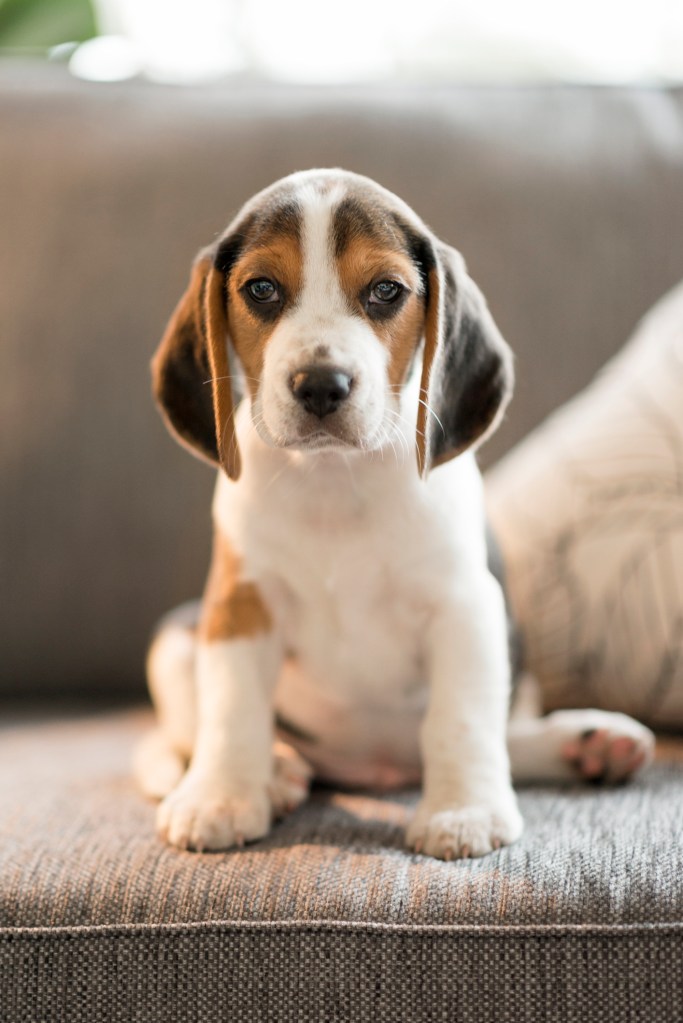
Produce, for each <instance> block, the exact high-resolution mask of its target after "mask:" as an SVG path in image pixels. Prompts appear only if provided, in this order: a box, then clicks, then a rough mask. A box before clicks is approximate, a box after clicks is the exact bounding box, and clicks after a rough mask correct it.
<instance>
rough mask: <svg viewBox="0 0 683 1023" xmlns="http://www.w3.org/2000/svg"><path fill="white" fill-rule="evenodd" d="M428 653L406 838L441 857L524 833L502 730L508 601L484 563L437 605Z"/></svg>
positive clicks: (478, 851)
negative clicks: (419, 773) (415, 790)
mask: <svg viewBox="0 0 683 1023" xmlns="http://www.w3.org/2000/svg"><path fill="white" fill-rule="evenodd" d="M427 660H428V670H429V675H430V678H429V684H430V695H429V705H428V710H427V714H426V717H425V719H424V721H423V724H422V729H421V735H420V741H421V748H422V761H423V765H422V766H423V797H422V799H421V801H420V803H419V805H418V808H417V811H416V813H415V817H414V819H413V821H412V822H411V824H410V826H409V828H408V834H407V840H408V843H409V845H411V846H412V847H413V848H414V849H415V850H416V851H421V852H424V853H426V854H428V855H430V856H437V857H439V858H441V859H452V858H454V857H466V856H482V855H484V853H488V852H491V850H492V849H496V848H498V847H499V846H501V845H506V844H508V843H509V842H513V841H514V840H515V839H516V838H518V837H519V835H520V834H521V832H522V818H521V816H520V814H519V810H518V809H517V800H516V797H515V794H514V792H513V790H512V785H511V782H510V763H509V759H508V753H507V748H506V737H505V733H506V722H507V714H508V698H509V684H510V668H509V659H508V649H507V631H506V624H505V608H504V602H503V597H502V593H501V591H500V587H499V586H498V583H497V582H496V581H495V580H494V579H493V578H492V577H491V576H490V575H489V574H488V573H487V572H485V571H483V570H482V571H481V573H480V577H478V578H477V579H476V580H472V581H471V582H469V585H468V587H467V589H464V588H463V590H462V591H461V592H456V593H452V594H451V596H450V598H449V599H448V600H447V601H445V602H444V604H443V605H442V606H441V607H440V608H439V610H438V612H437V614H436V616H435V618H434V619H433V621H432V623H431V627H430V629H429V630H428V636H427Z"/></svg>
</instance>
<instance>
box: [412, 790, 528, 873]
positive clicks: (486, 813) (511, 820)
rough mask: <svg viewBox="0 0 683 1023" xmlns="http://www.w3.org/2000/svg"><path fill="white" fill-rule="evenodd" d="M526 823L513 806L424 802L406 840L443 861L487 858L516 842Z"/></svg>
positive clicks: (428, 854)
mask: <svg viewBox="0 0 683 1023" xmlns="http://www.w3.org/2000/svg"><path fill="white" fill-rule="evenodd" d="M523 826H524V825H523V822H522V818H521V815H520V813H519V811H518V809H517V807H516V806H515V805H514V804H512V805H508V806H504V807H496V808H489V807H487V806H484V805H473V806H442V807H439V808H436V807H430V806H429V805H428V804H427V803H426V802H425V801H423V802H421V803H420V804H419V806H418V808H417V810H416V812H415V816H414V818H413V820H412V821H411V823H410V824H409V826H408V831H407V834H406V841H407V843H408V845H409V846H410V847H411V848H412V849H414V850H415V852H418V853H424V854H425V855H426V856H435V857H436V858H437V859H440V860H453V859H466V858H468V857H470V856H485V855H486V853H490V852H493V851H494V850H495V849H500V847H501V846H503V845H509V844H510V843H511V842H514V841H516V840H517V839H518V838H519V836H520V835H521V834H522V830H523Z"/></svg>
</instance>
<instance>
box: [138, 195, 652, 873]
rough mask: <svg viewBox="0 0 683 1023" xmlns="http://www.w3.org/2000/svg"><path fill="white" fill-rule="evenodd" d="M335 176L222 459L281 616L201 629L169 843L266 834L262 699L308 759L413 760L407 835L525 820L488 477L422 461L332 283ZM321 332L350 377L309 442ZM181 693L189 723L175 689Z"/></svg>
mask: <svg viewBox="0 0 683 1023" xmlns="http://www.w3.org/2000/svg"><path fill="white" fill-rule="evenodd" d="M340 194H341V193H340V191H339V189H338V188H334V189H333V190H332V191H328V192H327V193H326V194H323V195H321V194H320V193H319V192H318V191H316V189H315V188H314V187H313V186H311V185H310V184H309V183H308V180H307V178H306V177H305V176H304V177H302V178H301V179H300V185H299V191H298V198H299V200H300V202H301V203H302V204H303V206H304V209H305V218H304V267H303V276H304V283H303V291H302V295H301V298H300V301H299V302H298V304H297V305H296V306H295V308H294V309H293V310H291V311H290V312H288V313H287V314H286V315H285V316H284V317H283V318H282V321H281V322H280V324H279V325H278V326H277V328H276V329H275V331H274V333H273V336H272V338H271V340H270V341H269V344H268V346H267V349H266V355H265V364H264V370H263V375H262V379H261V384H260V387H259V390H258V394H257V398H256V401H255V404H254V407H253V408H252V407H251V405H250V403H249V401H248V400H245V401H244V402H243V403H242V404H241V406H240V407H239V409H238V413H237V416H236V432H237V438H238V442H239V447H240V450H241V454H242V466H243V469H242V475H241V477H240V479H239V481H238V482H237V483H234V482H231V481H230V480H228V479H227V478H226V477H225V476H224V475H223V474H220V475H219V478H218V483H217V487H216V492H215V500H214V506H213V515H214V524H215V528H216V529H217V530H218V531H219V532H220V533H222V534H224V535H225V537H227V538H228V539H229V542H230V544H231V545H232V546H233V547H234V548H235V550H236V551H237V552H238V554H239V557H240V559H241V564H242V571H243V577H244V578H245V579H247V580H252V581H254V582H256V584H257V586H258V588H259V591H260V593H261V594H262V596H263V599H264V600H265V602H266V604H267V606H268V609H269V611H270V614H271V616H272V619H273V629H272V631H271V632H268V633H260V634H259V635H257V636H255V637H253V638H248V639H247V638H245V639H236V640H230V641H222V642H213V643H207V644H200V645H199V646H198V649H197V652H196V670H195V674H196V689H197V706H198V725H197V731H196V739H195V742H194V754H193V757H192V762H191V765H190V768H189V770H188V772H187V774H186V775H185V777H184V778H183V780H182V781H181V782H180V784H179V785H178V786H177V787H176V788H175V789H174V790H173V791H172V792H171V793H170V795H168V797H167V798H166V800H165V801H164V802H163V803H162V804H161V807H160V810H159V828H160V831H161V833H162V834H163V835H164V837H166V839H167V840H168V841H169V842H171V843H172V844H174V845H177V846H181V847H192V848H225V847H228V846H230V845H233V844H235V843H239V842H241V841H244V840H248V839H252V838H257V837H259V836H261V835H263V834H265V832H266V830H267V829H268V826H269V823H270V815H271V808H272V805H273V804H274V805H275V809H276V810H281V809H283V807H285V806H286V805H288V804H293V803H296V802H297V801H298V799H297V798H296V793H297V792H299V793H300V792H301V791H302V786H304V791H305V784H306V782H307V778H306V771H305V767H304V769H302V768H301V760H300V758H299V761H298V765H297V762H296V759H292V757H291V756H290V755H289V754H287V753H286V754H285V755H284V757H283V756H280V757H279V759H278V760H277V763H276V769H275V772H274V767H273V758H272V753H271V743H272V715H273V709H275V710H277V711H278V712H279V714H281V715H282V717H283V718H284V719H286V720H288V721H290V722H292V723H294V724H295V725H296V726H297V728H298V729H300V730H301V731H303V732H308V733H310V734H311V735H312V736H314V737H315V740H314V741H307V740H305V739H301V740H298V741H296V743H295V745H296V747H297V749H298V751H299V753H300V754H302V755H303V757H304V758H305V760H306V761H307V762H308V763H309V764H311V765H312V767H313V769H314V771H315V772H316V774H317V775H318V776H321V777H323V778H326V779H328V780H331V781H336V782H341V783H351V784H359V785H379V786H384V785H397V784H401V783H406V782H416V781H417V780H418V779H419V778H420V777H422V779H423V797H422V800H421V802H420V804H419V807H418V810H417V813H416V815H415V818H414V820H413V822H412V824H411V826H410V828H409V831H408V841H409V843H410V844H411V845H413V847H414V848H416V849H421V850H423V851H424V852H426V853H429V854H431V855H434V856H440V857H445V858H450V856H462V855H465V856H466V855H481V854H483V853H486V852H488V851H490V850H491V849H493V848H496V847H497V846H499V845H501V844H505V843H507V842H510V841H514V840H515V839H516V838H517V837H518V836H519V834H520V833H521V830H522V821H521V817H520V815H519V812H518V809H517V804H516V798H515V795H514V792H513V790H512V786H511V780H510V763H509V757H508V750H507V745H506V729H507V710H508V702H509V686H510V677H509V675H510V667H509V660H508V651H507V636H506V624H505V609H504V602H503V597H502V594H501V591H500V587H499V586H498V583H497V582H496V581H495V580H494V579H493V577H492V576H491V575H490V574H489V572H488V569H487V563H486V545H485V538H484V508H483V498H482V484H481V478H480V475H479V472H478V469H477V466H476V462H475V460H474V456H473V455H472V454H471V453H465V454H463V455H461V456H459V457H457V458H455V459H453V460H451V461H450V462H447V463H446V464H444V465H442V466H441V467H439V468H438V469H436V470H434V471H432V472H431V473H430V474H429V475H428V477H427V478H426V479H422V478H420V476H419V474H418V471H417V462H416V453H415V444H414V441H415V423H416V418H417V380H416V379H414V380H412V381H411V383H410V384H409V386H407V387H405V388H404V389H403V391H402V393H401V396H400V398H396V397H394V396H392V395H391V393H390V391H389V388H388V385H387V379H386V367H387V353H386V349H385V348H384V346H383V345H382V344H381V343H380V341H379V340H378V338H377V337H376V336H375V334H374V332H373V331H372V329H371V327H370V326H369V325H368V324H367V323H364V322H363V320H362V319H361V318H360V317H359V316H355V315H353V314H352V313H351V312H350V311H349V309H348V307H347V305H346V303H345V300H344V297H343V295H342V293H341V288H340V284H339V280H338V276H337V273H336V268H335V264H334V259H333V256H332V252H331V247H330V246H331V241H330V223H331V211H332V209H333V206H334V204H335V203H336V202H338V200H339V198H340ZM320 344H323V345H325V346H326V347H327V348H328V350H329V352H330V353H331V361H332V362H333V363H334V364H335V365H339V366H341V367H342V368H343V369H344V370H345V371H346V372H348V373H349V374H350V375H352V376H353V378H354V389H353V392H352V396H351V398H350V399H349V401H348V403H345V404H346V405H347V407H346V409H345V413H344V423H343V430H342V432H341V433H339V434H337V435H336V436H335V437H333V438H329V437H328V438H327V439H325V438H323V439H319V440H316V439H315V438H313V441H312V442H310V443H307V442H306V438H305V436H303V435H302V433H301V421H302V420H301V410H300V408H298V407H297V403H296V401H295V400H294V397H293V395H292V393H291V390H290V388H289V386H288V381H289V379H290V378H291V374H292V373H293V372H294V371H296V369H297V368H299V367H301V366H302V365H305V364H306V363H307V362H311V361H315V355H314V350H315V348H316V346H318V345H320ZM162 636H163V634H162ZM184 654H185V655H187V650H185V651H184ZM170 655H171V650H170V648H165V649H164V650H160V649H157V651H156V654H155V656H154V657H153V658H152V659H151V668H153V669H154V670H153V671H152V674H153V675H154V674H155V672H156V674H157V675H159V674H161V675H163V676H164V679H166V683H167V682H168V680H169V679H171V677H172V676H173V671H174V669H169V668H168V665H167V660H168V657H169V656H170ZM164 657H166V658H167V660H166V661H164ZM172 659H173V658H172V656H171V660H172ZM165 664H166V667H164V665H165ZM183 664H184V668H182V669H181V673H182V671H184V672H185V679H186V682H185V683H183V684H184V685H185V689H186V691H187V689H188V687H189V688H190V689H191V688H192V685H193V682H192V678H191V675H192V670H194V669H191V667H188V665H191V661H188V659H187V656H185V661H184V662H183ZM166 683H164V684H166ZM171 684H173V685H177V684H178V683H177V680H176V682H175V683H171ZM158 689H159V685H158V684H157V690H158ZM175 700H176V702H175V703H174V702H173V700H171V704H170V706H171V707H173V706H175V707H176V708H177V709H178V712H179V713H184V714H185V720H186V724H187V722H189V721H191V720H192V715H191V714H190V713H189V712H188V711H187V710H186V709H185V711H183V710H182V708H183V707H185V708H186V707H187V701H186V697H182V698H181V697H179V696H178V697H176V698H175ZM168 706H169V705H168V703H167V707H168ZM171 716H173V710H172V709H171ZM582 726H583V727H584V728H585V727H586V724H585V721H583V722H582ZM192 727H193V728H194V723H192ZM515 727H516V732H515V733H514V734H515V736H516V739H517V752H516V756H517V758H518V759H519V760H520V761H524V773H525V774H527V775H529V774H530V773H533V772H531V770H530V765H529V758H530V757H531V758H533V752H532V751H533V749H536V751H537V752H540V753H541V754H542V757H543V761H544V763H545V766H547V765H548V763H551V764H552V763H554V761H555V760H558V761H559V760H560V759H561V758H560V747H561V743H562V742H566V741H567V736H568V734H569V733H568V732H567V729H564V730H562V729H560V732H561V733H562V734H561V735H560V734H559V733H558V734H556V735H555V736H554V739H552V740H548V739H547V735H546V734H545V733H544V735H543V736H542V737H541V738H540V739H539V734H540V733H538V729H537V730H536V732H535V731H534V728H535V727H536V726H530V725H528V723H525V722H524V721H522V722H517V723H516V725H515ZM638 727H639V726H638ZM162 728H163V720H162ZM541 731H543V730H542V729H541ZM570 731H571V730H570ZM166 734H167V735H169V734H170V732H169V731H168V729H167V732H166ZM576 734H577V733H576V729H575V728H574V731H573V732H571V736H576ZM571 736H570V737H571ZM520 737H521V739H520ZM525 737H526V739H528V740H529V741H528V745H527V746H525V745H524V744H525V741H526V739H525ZM155 741H156V742H157V744H158V743H159V739H158V737H157V739H156V740H155ZM170 745H173V743H170ZM155 748H156V747H155ZM291 752H292V751H291V750H290V753H291ZM148 759H149V758H148ZM277 764H279V765H280V766H279V767H278V766H277ZM287 764H289V765H290V767H291V765H292V764H294V766H295V768H296V769H295V770H294V773H293V774H292V771H291V770H290V771H289V773H287V771H286V766H287ZM283 765H285V766H284V767H283ZM166 766H167V768H168V763H167V765H166ZM543 770H544V767H543V765H542V767H541V771H540V773H543ZM283 771H284V772H285V773H284V774H283ZM167 773H168V772H167ZM162 774H163V772H162ZM171 774H172V770H171ZM302 779H303V780H302ZM154 780H155V784H156V787H157V788H158V787H159V779H158V778H156V779H154ZM152 787H154V786H152V785H150V786H148V790H149V789H151V788H152ZM275 793H279V795H275Z"/></svg>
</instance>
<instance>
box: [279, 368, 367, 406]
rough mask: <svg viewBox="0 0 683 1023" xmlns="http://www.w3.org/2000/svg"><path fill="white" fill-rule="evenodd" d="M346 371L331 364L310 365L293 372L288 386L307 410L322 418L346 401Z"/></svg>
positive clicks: (348, 384)
mask: <svg viewBox="0 0 683 1023" xmlns="http://www.w3.org/2000/svg"><path fill="white" fill-rule="evenodd" d="M352 382H353V381H352V379H351V377H350V376H349V375H348V373H344V371H343V370H341V369H337V368H336V367H333V366H329V367H328V366H310V367H304V368H303V369H300V370H299V371H298V373H294V375H293V376H292V378H291V380H290V382H289V386H290V388H291V391H292V394H293V395H294V397H295V398H296V400H297V401H298V402H300V403H301V404H302V405H303V407H304V408H305V409H306V411H307V412H311V413H312V414H313V415H314V416H317V417H318V419H324V418H325V416H329V415H330V414H331V413H332V412H336V411H337V409H338V408H339V406H340V405H341V404H342V403H343V402H345V401H346V399H347V398H348V396H349V394H350V393H351V384H352Z"/></svg>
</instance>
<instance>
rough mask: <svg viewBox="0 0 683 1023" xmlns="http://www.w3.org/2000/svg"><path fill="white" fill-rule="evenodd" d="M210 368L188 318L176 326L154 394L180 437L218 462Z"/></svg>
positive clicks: (201, 342)
mask: <svg viewBox="0 0 683 1023" xmlns="http://www.w3.org/2000/svg"><path fill="white" fill-rule="evenodd" d="M210 379H211V368H210V366H209V360H208V355H207V351H206V345H205V344H204V343H203V338H201V339H200V338H198V337H197V329H196V325H195V323H194V322H193V320H192V319H188V320H185V321H184V322H183V323H182V324H181V325H180V327H179V330H178V332H177V334H176V338H175V343H174V346H173V352H172V355H171V356H170V357H169V358H167V359H166V360H165V361H164V363H163V367H162V371H161V373H160V375H159V379H158V381H157V384H156V396H157V399H158V400H159V402H160V403H161V405H162V406H163V408H164V409H165V411H166V414H167V415H168V417H169V419H170V420H171V422H172V423H173V425H174V427H175V429H176V430H177V431H178V433H179V434H180V436H181V437H183V439H184V440H186V441H187V442H188V443H189V444H191V445H192V446H193V447H196V448H199V450H200V451H201V453H202V454H203V455H204V457H205V458H208V459H210V460H211V461H213V462H218V448H217V446H216V429H215V425H214V417H213V397H212V393H211V384H210V383H209V382H208V381H210Z"/></svg>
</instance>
